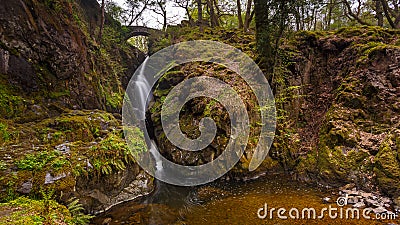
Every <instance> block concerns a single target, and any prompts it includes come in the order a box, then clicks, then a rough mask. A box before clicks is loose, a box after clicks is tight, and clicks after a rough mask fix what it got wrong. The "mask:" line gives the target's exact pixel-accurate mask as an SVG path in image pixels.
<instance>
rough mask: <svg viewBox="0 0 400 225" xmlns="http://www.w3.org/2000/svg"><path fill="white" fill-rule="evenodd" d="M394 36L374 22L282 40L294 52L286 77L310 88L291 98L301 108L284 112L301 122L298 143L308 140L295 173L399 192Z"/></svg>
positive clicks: (393, 193) (314, 179)
mask: <svg viewBox="0 0 400 225" xmlns="http://www.w3.org/2000/svg"><path fill="white" fill-rule="evenodd" d="M366 34H368V35H366ZM398 34H399V33H398V31H396V30H390V29H383V28H377V27H360V28H344V29H341V30H338V31H335V32H329V33H318V34H314V33H312V34H309V33H304V32H302V33H299V34H298V35H297V37H295V38H294V39H291V40H289V41H287V42H286V44H287V46H285V45H284V47H283V49H284V51H290V52H297V53H296V54H294V55H293V56H292V60H296V61H297V62H298V63H296V66H295V67H289V74H296V73H298V74H300V77H301V80H298V79H290V78H289V79H288V78H286V79H287V82H289V83H290V84H292V85H293V84H296V85H299V86H301V87H302V88H301V90H300V91H301V93H308V95H306V96H304V97H301V98H299V99H298V100H296V101H297V104H293V103H291V104H292V105H297V106H299V108H300V110H293V111H292V112H291V113H290V116H289V117H288V118H297V120H300V121H297V122H296V123H297V124H299V125H300V126H298V127H297V128H295V129H294V130H295V131H296V130H297V132H299V134H300V137H303V140H302V142H305V143H307V142H310V143H311V149H309V150H308V154H307V155H305V156H301V157H300V158H299V164H298V165H297V166H296V170H295V173H296V175H295V176H296V177H299V178H301V179H304V180H308V181H310V182H321V183H324V184H328V185H335V186H338V185H341V184H344V183H356V184H357V185H358V186H359V187H362V188H364V189H375V188H378V189H381V190H382V191H384V192H385V193H386V194H388V195H391V196H397V194H396V193H398V183H399V182H400V180H399V177H398V176H397V173H398V169H399V168H400V167H399V164H398V158H397V154H398V151H397V147H396V144H394V143H396V138H397V137H396V135H395V134H396V132H397V131H396V130H398V127H399V124H398V121H399V119H400V117H399V115H400V111H399V108H398V107H397V105H398V102H399V95H398V93H399V92H398V91H399V90H400V85H399V80H400V77H399V76H400V67H399V65H400V61H399V60H400V57H399V56H400V49H399V48H398V47H397V46H396V45H395V43H396V41H397V38H398ZM310 40H312V41H310ZM293 46H301V48H299V47H295V48H294V49H297V50H293ZM321 59H323V60H321ZM286 107H288V108H290V107H291V105H289V104H288V105H287V106H286ZM289 120H291V119H289ZM310 137H311V138H310Z"/></svg>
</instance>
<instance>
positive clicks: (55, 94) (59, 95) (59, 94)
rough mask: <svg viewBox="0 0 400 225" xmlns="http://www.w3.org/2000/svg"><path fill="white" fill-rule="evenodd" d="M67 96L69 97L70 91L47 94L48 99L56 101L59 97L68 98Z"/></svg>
mask: <svg viewBox="0 0 400 225" xmlns="http://www.w3.org/2000/svg"><path fill="white" fill-rule="evenodd" d="M68 96H70V91H69V90H65V91H62V92H50V93H49V97H50V98H52V99H58V98H61V97H68Z"/></svg>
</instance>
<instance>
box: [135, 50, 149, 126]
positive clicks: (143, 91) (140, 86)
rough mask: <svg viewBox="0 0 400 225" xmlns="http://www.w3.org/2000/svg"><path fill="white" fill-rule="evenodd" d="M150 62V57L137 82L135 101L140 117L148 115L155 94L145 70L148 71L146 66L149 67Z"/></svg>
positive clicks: (141, 69)
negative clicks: (147, 111)
mask: <svg viewBox="0 0 400 225" xmlns="http://www.w3.org/2000/svg"><path fill="white" fill-rule="evenodd" d="M148 60H149V57H147V58H146V59H145V60H144V61H143V63H142V65H141V68H140V71H139V74H138V76H137V78H136V80H135V87H136V88H135V90H136V91H135V100H136V101H137V103H138V104H137V106H138V108H137V110H138V111H139V112H140V115H143V116H144V115H145V113H146V109H147V107H148V105H149V103H150V101H151V100H152V98H153V94H152V92H151V86H150V83H149V81H148V78H146V73H145V69H146V65H147V61H148ZM140 119H142V120H144V119H145V116H144V118H140Z"/></svg>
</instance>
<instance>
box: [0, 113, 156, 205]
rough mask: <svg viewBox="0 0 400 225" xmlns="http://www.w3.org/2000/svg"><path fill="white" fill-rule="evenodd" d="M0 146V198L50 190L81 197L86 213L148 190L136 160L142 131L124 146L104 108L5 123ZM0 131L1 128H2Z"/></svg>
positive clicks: (148, 183) (147, 180) (147, 178)
mask: <svg viewBox="0 0 400 225" xmlns="http://www.w3.org/2000/svg"><path fill="white" fill-rule="evenodd" d="M7 126H8V127H7V128H6V131H3V133H4V132H11V136H10V138H8V140H7V141H4V142H3V145H2V146H1V147H0V162H1V168H2V169H1V170H0V174H1V178H0V187H1V188H0V199H1V201H8V200H10V199H13V198H15V197H17V196H20V195H28V196H37V195H39V192H40V191H41V190H42V189H47V190H54V191H55V192H56V194H57V196H59V197H58V198H57V200H60V201H62V202H64V203H65V202H66V201H67V200H68V199H70V198H71V197H75V198H78V199H80V201H81V203H82V204H83V206H84V208H85V209H86V210H87V212H91V213H99V212H101V211H103V210H105V209H107V208H109V207H111V206H113V205H115V204H118V203H121V202H124V201H127V200H130V199H133V198H135V197H137V196H141V195H143V194H147V193H150V192H151V191H152V189H153V179H152V178H151V177H150V176H149V175H147V174H146V173H144V172H143V171H142V170H141V169H140V167H139V166H138V165H137V164H136V162H135V157H134V155H135V154H137V152H135V151H146V150H147V146H146V143H145V142H144V138H143V134H142V133H141V131H140V130H139V129H137V130H138V132H135V133H132V135H136V136H137V137H132V138H133V139H131V141H135V142H137V143H135V146H138V148H137V149H133V150H131V149H129V148H128V147H127V144H126V142H125V139H124V138H123V131H122V128H121V121H119V120H117V119H116V118H115V117H114V116H113V115H112V114H110V113H107V112H103V111H79V110H72V111H68V112H66V113H64V114H61V115H60V116H58V117H55V118H49V119H45V120H43V121H40V122H37V123H27V124H15V123H12V122H10V123H9V125H7ZM3 130H4V128H3ZM3 136H4V134H3Z"/></svg>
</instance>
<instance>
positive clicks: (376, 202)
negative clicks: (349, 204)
mask: <svg viewBox="0 0 400 225" xmlns="http://www.w3.org/2000/svg"><path fill="white" fill-rule="evenodd" d="M365 203H366V204H367V205H368V206H376V207H378V206H380V204H379V202H378V201H376V200H372V199H367V200H365Z"/></svg>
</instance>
